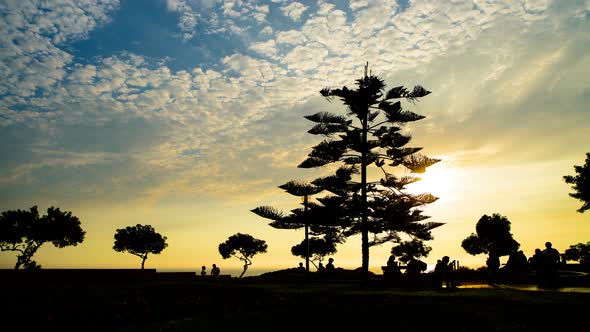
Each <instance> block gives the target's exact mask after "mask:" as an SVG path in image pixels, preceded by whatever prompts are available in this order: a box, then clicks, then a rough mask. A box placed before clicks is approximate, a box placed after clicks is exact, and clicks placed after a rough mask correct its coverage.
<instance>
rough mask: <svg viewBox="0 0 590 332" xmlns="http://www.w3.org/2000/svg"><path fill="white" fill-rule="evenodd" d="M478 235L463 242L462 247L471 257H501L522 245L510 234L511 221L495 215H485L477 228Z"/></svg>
mask: <svg viewBox="0 0 590 332" xmlns="http://www.w3.org/2000/svg"><path fill="white" fill-rule="evenodd" d="M475 231H476V234H473V233H472V234H471V235H469V236H468V237H467V238H465V239H464V240H463V242H461V247H463V249H465V251H466V252H467V253H468V254H470V255H479V254H489V256H492V255H493V256H494V257H501V256H506V255H509V254H510V253H511V252H514V251H516V250H518V248H519V247H520V244H519V243H518V242H516V240H514V238H513V237H512V233H510V221H509V220H508V218H506V217H505V216H502V215H500V214H498V213H494V214H493V215H492V216H488V215H485V214H484V215H483V216H482V217H481V218H480V219H479V220H478V221H477V225H476V226H475Z"/></svg>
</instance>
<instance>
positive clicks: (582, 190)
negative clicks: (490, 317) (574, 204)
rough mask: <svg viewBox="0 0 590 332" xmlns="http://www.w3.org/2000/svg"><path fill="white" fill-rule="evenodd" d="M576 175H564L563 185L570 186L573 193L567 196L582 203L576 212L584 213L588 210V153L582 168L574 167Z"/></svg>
mask: <svg viewBox="0 0 590 332" xmlns="http://www.w3.org/2000/svg"><path fill="white" fill-rule="evenodd" d="M574 170H575V171H576V173H577V174H576V175H575V176H574V175H566V176H564V177H563V180H564V181H565V183H568V184H571V186H572V189H573V190H574V192H573V193H570V194H569V195H570V196H571V197H573V198H576V199H579V200H580V201H582V203H583V204H582V206H581V207H580V208H579V209H578V210H577V211H578V212H580V213H584V211H586V210H590V152H589V153H586V162H585V163H584V165H583V166H576V165H574Z"/></svg>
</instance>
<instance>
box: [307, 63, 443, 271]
mask: <svg viewBox="0 0 590 332" xmlns="http://www.w3.org/2000/svg"><path fill="white" fill-rule="evenodd" d="M356 85H357V88H356V89H350V88H348V87H346V86H344V87H342V88H339V89H331V88H325V89H322V90H321V91H320V93H321V95H322V96H324V97H325V98H327V99H328V100H329V101H330V100H332V99H333V98H334V97H336V98H339V99H340V101H341V102H342V103H343V105H345V107H346V110H347V113H346V115H338V114H334V113H330V112H319V113H316V114H313V115H309V116H305V118H306V119H307V120H310V121H312V122H315V123H316V125H315V126H314V127H312V128H311V129H310V130H309V131H308V132H309V133H310V134H313V135H321V136H324V137H325V139H324V140H323V141H322V142H320V143H319V144H318V145H316V146H314V147H313V148H312V151H311V153H309V155H308V157H307V159H305V160H304V161H303V162H302V163H301V164H299V167H301V168H313V167H320V166H324V165H328V164H331V163H334V162H340V163H343V164H344V165H343V166H341V167H340V168H339V169H338V171H337V172H336V174H335V175H334V176H329V177H325V178H320V179H317V180H315V181H314V182H313V184H315V185H317V186H320V187H322V188H324V189H325V190H327V191H329V192H331V193H333V194H334V195H336V196H340V200H341V202H342V205H344V206H345V207H344V208H341V210H342V211H345V212H346V215H345V216H344V218H341V220H340V225H342V227H344V228H345V235H346V236H353V235H356V234H360V235H361V254H362V271H363V275H364V276H365V277H366V276H367V275H368V269H369V247H371V246H374V245H379V244H383V243H386V242H390V241H391V242H400V241H401V240H402V238H401V237H400V233H403V234H406V235H407V236H409V237H411V238H412V239H418V240H431V239H432V236H431V232H430V231H431V230H432V229H433V228H435V227H439V226H441V225H442V223H436V222H424V220H426V219H428V218H429V217H428V216H425V215H422V210H420V209H419V207H421V206H423V205H426V204H429V203H432V202H434V201H436V200H437V197H434V196H432V195H430V194H419V195H412V194H409V193H407V192H406V191H405V189H406V186H407V185H409V184H411V183H414V182H416V181H419V180H420V179H419V178H418V177H416V176H414V175H413V174H415V173H423V172H425V171H426V168H427V167H429V166H431V165H433V164H435V163H437V162H439V161H440V160H439V159H435V158H430V157H427V156H424V155H421V154H419V153H418V152H419V151H420V150H422V148H421V147H408V146H406V145H407V144H408V143H409V142H410V140H411V136H410V135H408V134H407V133H404V131H403V129H404V128H403V126H404V125H405V124H407V123H409V122H414V121H418V120H421V119H424V118H425V117H424V116H422V115H419V114H416V113H413V112H411V111H408V110H405V109H404V108H403V107H402V104H401V101H399V100H398V99H405V100H406V101H408V102H410V103H412V104H414V103H415V102H416V101H418V100H419V99H420V98H422V97H425V96H427V95H428V94H430V91H427V90H426V89H424V88H423V87H422V86H419V85H417V86H415V87H414V88H413V89H412V90H408V89H407V88H405V87H403V86H397V87H394V88H391V89H386V88H385V82H384V81H383V80H382V79H381V78H379V77H378V76H375V75H372V74H369V73H368V65H367V67H365V75H364V76H363V77H362V78H360V79H358V80H356ZM395 100H397V101H395ZM371 165H373V166H375V167H377V168H378V169H379V170H380V171H381V172H382V174H383V177H382V178H381V179H380V180H378V181H370V180H369V179H368V177H367V167H369V166H371ZM398 166H401V167H403V169H405V170H406V174H402V175H396V174H394V173H393V172H392V171H391V168H395V167H398ZM359 173H360V174H359ZM356 174H359V175H360V181H355V180H353V179H352V177H353V176H355V175H356ZM369 234H371V239H369Z"/></svg>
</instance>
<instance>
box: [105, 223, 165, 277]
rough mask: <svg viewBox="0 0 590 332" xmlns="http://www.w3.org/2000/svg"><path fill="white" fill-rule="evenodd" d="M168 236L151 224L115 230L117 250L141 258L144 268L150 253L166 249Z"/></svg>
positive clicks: (157, 252)
mask: <svg viewBox="0 0 590 332" xmlns="http://www.w3.org/2000/svg"><path fill="white" fill-rule="evenodd" d="M166 247H168V244H167V243H166V237H165V236H162V235H161V234H159V233H157V232H156V231H155V230H154V227H152V226H151V225H140V224H137V225H135V226H127V227H125V228H122V229H117V231H116V232H115V245H114V246H113V249H114V250H115V251H117V252H128V253H130V254H132V255H135V256H137V257H139V258H141V269H142V270H143V269H144V265H145V261H146V260H147V259H148V254H155V255H157V254H159V253H161V252H162V250H164V249H166Z"/></svg>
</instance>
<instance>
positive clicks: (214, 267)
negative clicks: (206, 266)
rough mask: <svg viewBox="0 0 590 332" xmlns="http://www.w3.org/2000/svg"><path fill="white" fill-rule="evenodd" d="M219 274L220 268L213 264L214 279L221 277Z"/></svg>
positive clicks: (212, 273)
mask: <svg viewBox="0 0 590 332" xmlns="http://www.w3.org/2000/svg"><path fill="white" fill-rule="evenodd" d="M219 273H221V271H220V270H219V267H217V265H215V264H213V266H212V267H211V275H212V276H214V277H217V276H218V275H219Z"/></svg>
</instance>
